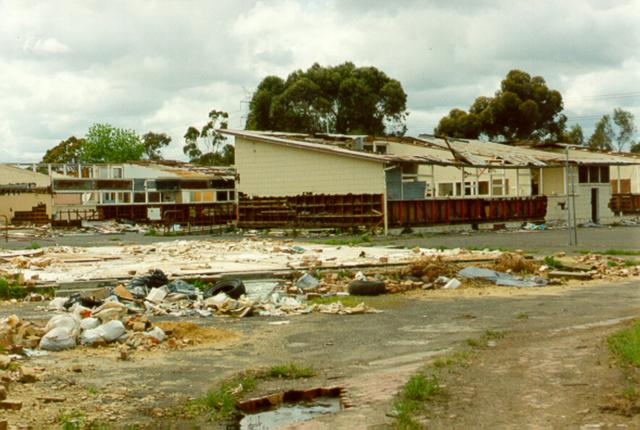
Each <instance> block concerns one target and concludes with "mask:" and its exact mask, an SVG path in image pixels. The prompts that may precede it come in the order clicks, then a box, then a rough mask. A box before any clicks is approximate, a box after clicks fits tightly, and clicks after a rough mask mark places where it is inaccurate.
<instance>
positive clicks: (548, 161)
mask: <svg viewBox="0 0 640 430" xmlns="http://www.w3.org/2000/svg"><path fill="white" fill-rule="evenodd" d="M420 139H421V140H422V141H424V142H425V143H428V144H432V145H437V146H439V147H441V148H446V147H447V142H448V144H449V146H451V148H452V149H453V150H455V151H456V152H464V151H468V152H472V153H474V154H476V155H482V156H485V157H495V158H498V159H501V160H504V161H506V162H508V163H511V164H514V165H518V164H520V165H527V166H538V167H544V166H559V165H564V164H565V162H566V154H565V152H564V150H563V151H562V152H554V151H544V150H541V149H533V148H528V147H523V146H512V145H506V144H503V143H497V142H489V141H483V140H474V139H447V140H446V141H445V140H444V139H441V138H436V137H433V136H431V135H421V137H420ZM569 162H570V163H574V164H602V165H631V164H639V161H638V160H632V159H630V158H628V157H621V156H617V155H612V154H607V153H595V152H589V151H585V150H583V149H581V148H580V149H571V150H570V151H569Z"/></svg>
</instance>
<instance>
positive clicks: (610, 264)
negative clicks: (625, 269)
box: [607, 260, 618, 267]
mask: <svg viewBox="0 0 640 430" xmlns="http://www.w3.org/2000/svg"><path fill="white" fill-rule="evenodd" d="M607 266H609V267H618V263H617V262H615V261H611V260H609V261H607Z"/></svg>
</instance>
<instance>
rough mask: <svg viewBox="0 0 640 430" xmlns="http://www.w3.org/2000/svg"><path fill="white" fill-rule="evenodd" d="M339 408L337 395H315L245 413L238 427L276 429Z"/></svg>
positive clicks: (252, 429) (253, 429)
mask: <svg viewBox="0 0 640 430" xmlns="http://www.w3.org/2000/svg"><path fill="white" fill-rule="evenodd" d="M340 409H341V406H340V399H339V398H337V397H317V398H315V399H313V400H312V401H309V402H303V403H282V404H281V405H280V406H279V407H277V408H276V409H273V410H268V411H264V412H258V413H255V414H249V415H245V416H244V418H242V420H240V429H241V430H267V429H277V428H280V427H284V426H286V425H289V424H293V423H298V422H301V421H307V420H310V419H312V418H315V417H317V416H319V415H324V414H330V413H333V412H338V411H339V410H340Z"/></svg>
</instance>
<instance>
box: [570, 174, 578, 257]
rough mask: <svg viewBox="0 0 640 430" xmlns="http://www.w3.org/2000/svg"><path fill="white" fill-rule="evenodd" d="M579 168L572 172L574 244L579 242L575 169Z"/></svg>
mask: <svg viewBox="0 0 640 430" xmlns="http://www.w3.org/2000/svg"><path fill="white" fill-rule="evenodd" d="M576 169H577V166H576V168H575V169H573V171H572V173H571V206H572V209H571V210H572V212H573V244H574V245H577V244H578V223H577V221H576V190H575V187H576V183H575V176H576V175H575V171H576Z"/></svg>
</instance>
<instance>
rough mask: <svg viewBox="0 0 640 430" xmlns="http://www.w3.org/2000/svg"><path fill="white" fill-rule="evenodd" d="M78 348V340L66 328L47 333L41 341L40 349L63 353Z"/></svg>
mask: <svg viewBox="0 0 640 430" xmlns="http://www.w3.org/2000/svg"><path fill="white" fill-rule="evenodd" d="M75 346H76V338H75V336H73V335H72V333H71V332H70V331H69V330H68V329H67V328H65V327H56V328H54V329H52V330H50V331H48V332H47V334H45V335H44V336H42V339H40V349H45V350H47V351H62V350H63V349H70V348H74V347H75Z"/></svg>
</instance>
